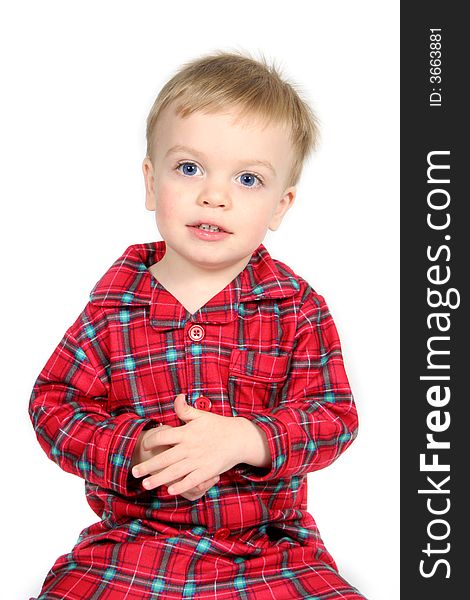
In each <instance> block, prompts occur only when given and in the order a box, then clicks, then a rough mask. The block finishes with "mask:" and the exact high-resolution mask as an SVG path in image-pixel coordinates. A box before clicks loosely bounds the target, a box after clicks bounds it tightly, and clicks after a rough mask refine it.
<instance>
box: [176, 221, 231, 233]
mask: <svg viewBox="0 0 470 600" xmlns="http://www.w3.org/2000/svg"><path fill="white" fill-rule="evenodd" d="M187 227H194V228H196V229H201V230H202V231H208V232H211V233H217V232H221V233H232V232H231V231H227V229H224V228H223V227H222V226H221V225H219V224H218V223H213V222H210V221H195V222H194V223H191V224H190V225H187Z"/></svg>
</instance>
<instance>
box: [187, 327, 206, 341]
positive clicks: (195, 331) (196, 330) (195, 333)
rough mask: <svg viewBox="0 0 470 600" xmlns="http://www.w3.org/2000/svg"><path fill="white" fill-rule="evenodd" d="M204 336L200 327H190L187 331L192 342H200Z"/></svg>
mask: <svg viewBox="0 0 470 600" xmlns="http://www.w3.org/2000/svg"><path fill="white" fill-rule="evenodd" d="M205 334H206V332H205V331H204V329H203V328H202V327H201V326H200V325H191V327H190V328H189V329H188V335H189V337H190V339H191V340H193V342H200V341H201V340H202V339H203V338H204V336H205Z"/></svg>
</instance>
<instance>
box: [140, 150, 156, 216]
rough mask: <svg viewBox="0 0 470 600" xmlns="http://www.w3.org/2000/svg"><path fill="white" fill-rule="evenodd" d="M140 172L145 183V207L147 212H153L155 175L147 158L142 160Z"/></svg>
mask: <svg viewBox="0 0 470 600" xmlns="http://www.w3.org/2000/svg"><path fill="white" fill-rule="evenodd" d="M142 172H143V174H144V181H145V207H146V208H147V210H155V208H156V201H155V173H154V170H153V165H152V161H151V160H150V158H149V157H148V156H146V157H145V158H144V162H143V163H142Z"/></svg>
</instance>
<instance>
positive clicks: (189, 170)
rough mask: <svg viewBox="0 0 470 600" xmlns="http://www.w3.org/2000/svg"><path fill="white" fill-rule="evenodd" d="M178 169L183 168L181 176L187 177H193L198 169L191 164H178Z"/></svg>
mask: <svg viewBox="0 0 470 600" xmlns="http://www.w3.org/2000/svg"><path fill="white" fill-rule="evenodd" d="M180 167H183V171H182V172H183V174H184V175H189V176H191V175H194V174H195V173H196V171H197V169H198V166H197V165H195V164H194V163H192V162H182V163H179V165H178V166H177V167H176V168H177V169H179V168H180Z"/></svg>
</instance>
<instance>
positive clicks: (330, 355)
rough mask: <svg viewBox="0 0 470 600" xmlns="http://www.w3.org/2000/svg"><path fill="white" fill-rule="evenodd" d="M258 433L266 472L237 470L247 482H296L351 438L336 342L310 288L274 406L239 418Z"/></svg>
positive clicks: (352, 418) (352, 422) (353, 426)
mask: <svg viewBox="0 0 470 600" xmlns="http://www.w3.org/2000/svg"><path fill="white" fill-rule="evenodd" d="M243 416H244V417H245V418H247V419H249V420H250V421H252V422H253V423H255V424H256V425H257V426H258V427H260V428H261V429H262V431H264V433H265V434H266V438H267V441H268V444H269V448H270V452H271V462H272V464H271V468H270V469H269V470H268V469H265V468H260V467H252V466H251V465H242V466H241V467H236V468H235V471H236V472H237V473H239V474H240V475H241V476H243V477H244V478H246V479H249V480H252V481H265V480H266V481H267V480H272V479H280V478H290V477H293V476H302V475H305V474H306V473H309V472H312V471H315V470H318V469H322V468H324V467H326V466H328V465H330V464H331V463H332V462H333V461H334V460H336V459H337V458H338V457H339V456H340V454H342V452H344V451H345V450H346V448H348V446H349V445H350V444H351V443H352V441H353V440H354V438H355V437H356V435H357V431H358V418H357V412H356V407H355V403H354V399H353V396H352V394H351V390H350V387H349V382H348V379H347V376H346V372H345V369H344V365H343V357H342V352H341V345H340V340H339V337H338V333H337V330H336V326H335V324H334V322H333V318H332V316H331V314H330V311H329V309H328V306H327V305H326V302H325V300H324V298H323V297H322V296H320V295H318V294H316V293H315V292H313V290H312V289H311V288H310V289H309V290H308V292H307V294H306V299H305V301H304V302H303V303H302V305H301V307H300V308H299V313H298V322H297V330H296V335H295V342H294V347H293V352H292V359H291V363H290V368H289V373H288V377H287V380H286V383H285V385H284V387H283V389H282V392H281V400H280V403H279V406H276V407H275V408H272V409H269V411H263V412H258V413H256V414H253V413H249V414H246V413H245V414H244V415H243Z"/></svg>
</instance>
